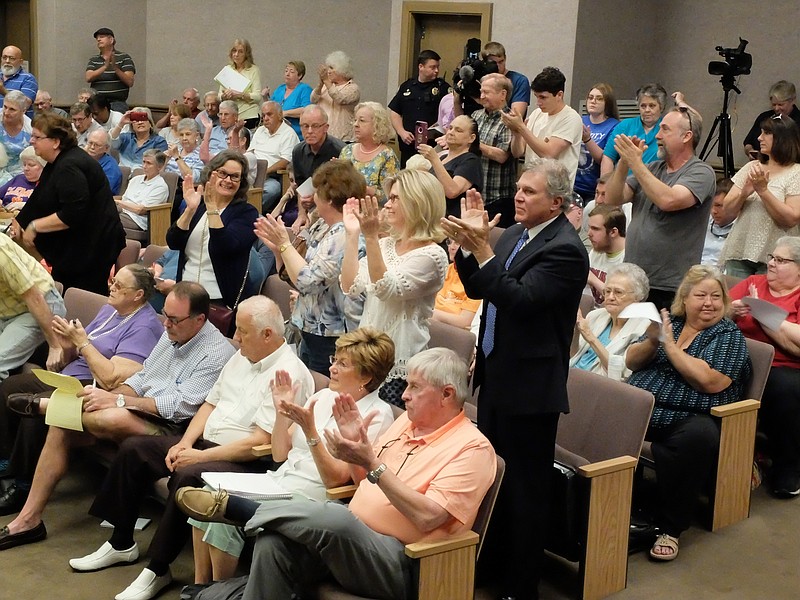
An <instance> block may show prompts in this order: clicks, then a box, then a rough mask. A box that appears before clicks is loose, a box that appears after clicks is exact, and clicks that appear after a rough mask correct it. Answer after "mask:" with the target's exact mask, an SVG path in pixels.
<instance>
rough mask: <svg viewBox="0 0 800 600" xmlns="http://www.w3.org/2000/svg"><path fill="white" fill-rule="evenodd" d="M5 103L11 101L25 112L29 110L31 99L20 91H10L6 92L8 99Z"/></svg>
mask: <svg viewBox="0 0 800 600" xmlns="http://www.w3.org/2000/svg"><path fill="white" fill-rule="evenodd" d="M3 101H4V102H8V101H11V102H13V103H14V104H16V105H17V108H19V109H20V110H21V111H23V112H25V111H26V110H27V109H28V102H30V99H29V98H28V97H27V96H26V95H25V94H23V93H22V92H20V91H19V90H9V91H8V92H6V97H5V98H4V99H3Z"/></svg>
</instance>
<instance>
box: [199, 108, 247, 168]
mask: <svg viewBox="0 0 800 600" xmlns="http://www.w3.org/2000/svg"><path fill="white" fill-rule="evenodd" d="M199 118H201V119H202V120H203V121H204V122H203V128H204V129H203V141H202V142H201V144H200V159H201V160H202V161H203V162H205V163H207V162H208V161H209V160H211V159H212V158H214V157H215V156H216V155H217V154H219V153H220V152H222V151H223V150H227V149H228V147H229V146H230V147H232V148H238V147H239V130H240V129H241V128H242V127H243V125H244V123H241V124H239V122H238V121H239V107H238V106H237V105H236V102H234V101H233V100H223V101H222V102H220V103H219V124H218V125H214V124H213V123H212V122H211V120H210V119H208V118H205V119H203V117H202V114H201V116H200V117H199ZM234 134H235V135H234ZM229 140H231V143H230V144H229V143H228V141H229ZM233 140H235V142H234V141H233Z"/></svg>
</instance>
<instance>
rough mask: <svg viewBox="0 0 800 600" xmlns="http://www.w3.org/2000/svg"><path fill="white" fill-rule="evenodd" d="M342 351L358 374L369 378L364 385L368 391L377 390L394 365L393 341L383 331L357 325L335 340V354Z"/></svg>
mask: <svg viewBox="0 0 800 600" xmlns="http://www.w3.org/2000/svg"><path fill="white" fill-rule="evenodd" d="M340 352H341V353H343V354H345V355H347V358H349V359H350V360H351V361H352V362H353V366H354V367H355V368H356V371H358V374H359V375H367V376H369V377H370V380H369V382H368V383H367V384H365V385H364V387H365V388H366V390H367V391H368V392H373V391H375V390H377V389H378V388H379V387H380V386H381V384H382V383H383V380H384V379H386V376H387V375H388V374H389V371H391V369H392V367H393V366H394V342H393V341H392V338H390V337H389V336H388V335H386V334H385V333H384V332H383V331H378V330H377V329H373V328H372V327H359V328H358V329H356V330H355V331H350V332H348V333H345V334H344V335H342V336H340V337H339V339H337V340H336V354H339V353H340Z"/></svg>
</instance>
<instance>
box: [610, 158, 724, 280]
mask: <svg viewBox="0 0 800 600" xmlns="http://www.w3.org/2000/svg"><path fill="white" fill-rule="evenodd" d="M647 168H648V169H650V172H651V173H652V174H653V175H655V176H656V177H657V178H658V179H659V180H660V181H662V182H664V183H665V184H667V185H668V186H670V187H673V186H675V185H682V186H684V187H686V188H688V189H689V191H690V192H692V194H693V195H694V197H695V200H696V202H695V204H694V205H693V206H691V207H689V208H685V209H683V210H677V211H672V212H666V211H663V210H661V209H660V208H658V207H657V206H656V205H655V204H653V202H652V201H651V200H650V199H649V198H648V197H647V196H646V195H645V193H644V191H643V190H642V188H641V186H640V185H639V182H638V181H637V180H636V178H635V177H634V176H630V177H628V180H627V183H628V185H629V186H631V188H632V189H633V211H632V215H631V224H630V227H629V230H628V235H627V238H626V240H625V260H626V261H627V262H632V263H634V264H636V265H639V266H640V267H641V268H642V269H644V272H645V273H647V277H648V278H649V279H650V287H651V288H655V289H658V290H670V291H674V290H676V289H678V285H679V284H680V282H681V279H683V276H684V275H685V274H686V271H688V270H689V267H691V266H692V265H695V264H698V263H699V262H700V255H701V254H702V252H703V242H704V240H705V232H706V225H707V224H708V216H709V214H710V212H711V199H712V197H713V196H714V190H715V189H716V184H715V180H714V170H713V169H712V168H711V167H710V166H709V165H707V164H706V163H704V162H703V161H701V160H700V159H698V158H697V157H696V156H693V157H692V158H690V159H689V160H688V161H687V162H686V164H685V165H683V166H682V167H681V168H680V169H678V170H677V171H675V172H674V173H669V172H668V171H667V165H666V163H665V162H664V161H663V160H657V161H655V162H652V163H649V164H648V165H647Z"/></svg>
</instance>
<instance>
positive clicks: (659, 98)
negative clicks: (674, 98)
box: [636, 83, 667, 112]
mask: <svg viewBox="0 0 800 600" xmlns="http://www.w3.org/2000/svg"><path fill="white" fill-rule="evenodd" d="M642 96H650V97H651V98H653V99H654V100H655V101H656V102H658V105H659V106H660V107H661V111H662V112H663V111H664V107H665V106H666V105H667V90H665V89H664V87H663V86H662V85H661V84H660V83H645V84H644V85H643V86H642V87H640V88H639V89H638V90H636V104H639V102H641V101H642Z"/></svg>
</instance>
